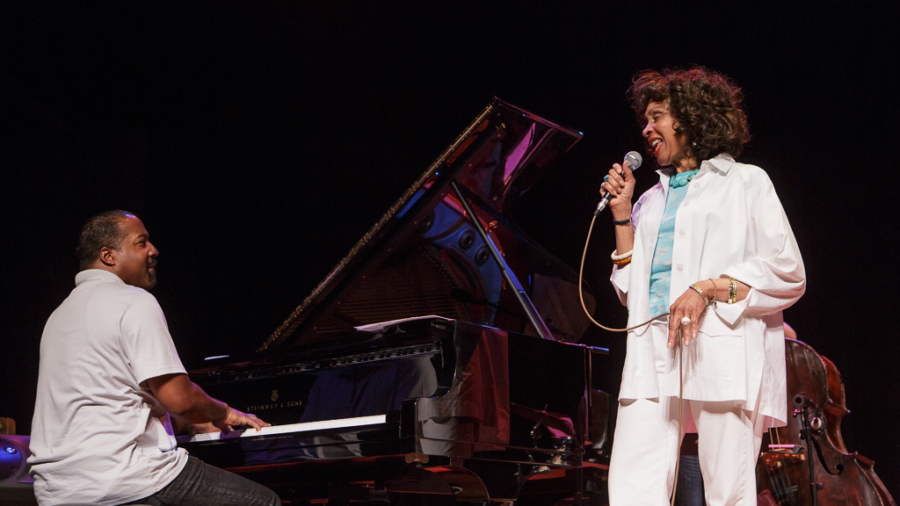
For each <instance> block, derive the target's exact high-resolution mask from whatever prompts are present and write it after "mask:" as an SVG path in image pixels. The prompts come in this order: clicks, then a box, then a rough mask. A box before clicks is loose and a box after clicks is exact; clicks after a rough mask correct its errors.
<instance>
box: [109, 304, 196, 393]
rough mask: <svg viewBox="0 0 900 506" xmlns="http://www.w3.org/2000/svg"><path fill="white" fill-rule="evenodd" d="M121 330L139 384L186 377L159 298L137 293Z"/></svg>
mask: <svg viewBox="0 0 900 506" xmlns="http://www.w3.org/2000/svg"><path fill="white" fill-rule="evenodd" d="M121 330H122V340H123V343H122V344H123V348H124V350H125V354H126V356H127V357H128V363H129V365H130V367H131V369H132V371H133V372H134V377H135V379H136V381H137V383H138V384H140V383H143V382H144V381H146V380H148V379H150V378H155V377H157V376H162V375H165V374H179V373H181V374H186V371H185V369H184V365H182V363H181V359H180V358H179V357H178V352H177V351H176V350H175V343H174V342H172V336H171V335H170V334H169V327H168V325H167V324H166V318H165V316H164V315H163V312H162V308H161V307H159V303H158V302H157V301H156V297H154V296H153V295H150V294H149V293H147V292H145V291H143V290H141V291H140V292H139V293H137V294H135V296H134V298H132V299H131V300H130V301H129V304H128V306H127V307H126V309H125V311H124V313H123V315H122V321H121Z"/></svg>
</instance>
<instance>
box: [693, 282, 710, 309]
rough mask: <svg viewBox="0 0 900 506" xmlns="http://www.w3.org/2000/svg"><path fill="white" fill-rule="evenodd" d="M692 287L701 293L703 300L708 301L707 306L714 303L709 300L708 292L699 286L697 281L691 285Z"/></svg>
mask: <svg viewBox="0 0 900 506" xmlns="http://www.w3.org/2000/svg"><path fill="white" fill-rule="evenodd" d="M691 288H693V289H694V291H695V292H697V293H699V294H700V296H701V297H703V301H704V302H706V305H707V306H708V305H710V304H712V302H710V301H709V297H707V296H706V294H705V293H703V290H701V289H700V287H699V286H697V284H696V283H694V284H693V285H691Z"/></svg>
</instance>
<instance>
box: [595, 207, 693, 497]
mask: <svg viewBox="0 0 900 506" xmlns="http://www.w3.org/2000/svg"><path fill="white" fill-rule="evenodd" d="M596 221H597V214H596V213H595V214H594V216H593V217H592V218H591V224H590V226H589V227H588V233H587V238H586V239H585V240H584V250H583V251H582V253H581V265H580V266H579V267H578V299H579V300H580V301H581V309H583V310H584V314H585V315H587V317H588V319H589V320H591V322H592V323H593V324H594V325H596V326H598V327H600V328H601V329H603V330H607V331H609V332H628V331H630V330H634V329H639V328H641V327H643V326H645V325H649V324H650V323H652V322H653V321H654V320H657V319H659V318H663V317H665V316H669V314H670V313H663V314H661V315H658V316H654V317H653V318H650V319H649V320H647V321H645V322H644V323H640V324H638V325H635V326H633V327H626V328H612V327H607V326H605V325H603V324H602V323H600V322H598V321H597V320H595V319H594V317H593V316H591V313H590V311H588V308H587V306H586V305H585V303H584V290H583V285H584V262H585V259H586V258H587V251H588V245H590V243H591V233H593V231H594V222H596ZM675 332H676V338H675V346H674V347H673V348H672V352H673V353H674V352H675V351H676V350H677V349H679V348H681V350H680V351H679V353H678V358H679V360H678V439H679V441H678V450H677V451H676V452H675V482H674V484H673V485H672V497H671V498H670V500H671V505H672V506H675V493H676V492H677V491H678V473H679V471H680V470H681V440H682V438H683V437H684V435H683V434H682V433H681V431H682V430H683V426H684V411H683V410H684V348H683V346H682V340H683V336H682V329H681V326H679V327H678V329H676V331H675Z"/></svg>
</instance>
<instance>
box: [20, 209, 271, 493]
mask: <svg viewBox="0 0 900 506" xmlns="http://www.w3.org/2000/svg"><path fill="white" fill-rule="evenodd" d="M76 252H77V254H78V258H79V261H80V268H81V272H79V273H78V275H77V276H76V277H75V285H76V286H75V289H74V290H72V293H71V294H70V295H69V297H68V298H67V299H66V300H65V301H64V302H63V303H62V304H61V305H60V306H59V308H57V309H56V311H54V312H53V314H52V315H51V316H50V319H49V320H48V321H47V325H46V326H45V328H44V333H43V336H42V337H41V362H40V371H39V377H38V388H37V402H36V405H35V411H34V420H33V424H32V434H31V451H32V453H33V455H32V457H31V458H30V459H29V464H30V465H31V466H32V467H31V474H32V476H33V477H34V480H35V482H34V490H35V495H36V497H37V500H38V503H39V504H41V505H45V504H55V505H59V504H76V503H77V504H85V503H89V504H92V505H94V504H96V505H103V506H106V505H117V504H131V503H140V504H147V505H175V504H186V505H187V504H189V505H218V506H227V505H235V506H238V505H241V506H243V505H261V506H262V505H280V504H281V501H280V500H279V498H278V496H277V495H276V494H275V493H274V492H272V491H271V490H269V489H267V488H265V487H263V486H261V485H259V484H257V483H254V482H252V481H250V480H247V479H245V478H241V477H239V476H236V475H234V474H231V473H229V472H227V471H223V470H221V469H218V468H216V467H213V466H209V465H207V464H204V463H203V462H201V461H200V460H198V459H196V458H194V457H188V455H187V452H186V451H185V450H183V449H180V448H178V447H177V446H176V445H175V438H174V437H173V435H172V432H173V431H172V420H173V419H174V421H175V422H176V424H186V423H193V424H202V423H209V422H211V424H212V425H214V426H215V427H217V428H219V429H221V430H229V429H230V428H231V427H236V426H241V425H247V426H252V427H255V428H260V427H262V426H265V425H268V424H267V423H265V422H263V421H262V420H260V419H259V418H257V417H255V416H254V415H250V414H246V413H242V412H240V411H237V410H235V409H232V408H230V407H228V405H226V404H225V403H223V402H221V401H218V400H216V399H213V398H211V397H209V396H208V395H207V394H206V393H205V392H204V391H203V390H202V389H201V388H200V387H198V386H197V385H195V384H194V383H193V382H191V381H190V380H189V379H188V377H187V374H186V372H185V369H184V366H183V365H182V364H181V360H180V359H179V357H178V353H177V352H176V350H175V346H174V344H173V342H172V338H171V336H170V335H169V331H168V327H167V325H166V321H165V317H164V316H163V313H162V309H161V308H160V307H159V304H158V303H157V301H156V298H154V297H153V296H152V295H150V294H149V293H148V292H147V290H149V289H151V288H153V287H154V286H155V285H156V258H157V256H158V255H159V251H158V250H157V249H156V248H155V247H154V246H153V244H151V243H150V238H149V234H148V233H147V230H146V229H145V228H144V225H143V223H142V222H141V220H139V219H138V218H137V217H136V216H134V215H133V214H130V213H127V212H125V211H108V212H105V213H102V214H99V215H97V216H95V217H93V218H91V219H90V220H89V221H88V222H87V224H85V226H84V228H83V229H82V231H81V235H80V238H79V241H78V247H77V250H76ZM167 413H168V415H170V416H167Z"/></svg>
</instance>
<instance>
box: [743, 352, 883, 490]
mask: <svg viewBox="0 0 900 506" xmlns="http://www.w3.org/2000/svg"><path fill="white" fill-rule="evenodd" d="M785 354H786V360H787V364H786V365H787V389H788V414H789V415H792V416H788V424H787V425H786V426H785V427H779V428H777V429H769V432H768V434H766V435H764V436H763V445H762V449H763V450H762V454H761V455H760V458H759V462H758V464H757V467H756V473H757V484H758V488H759V490H760V491H761V494H760V495H761V501H760V504H764V502H763V501H765V500H768V501H769V503H770V504H771V503H772V502H774V503H775V504H778V505H780V506H808V505H809V506H815V505H822V506H832V505H842V506H843V505H864V506H896V503H895V502H894V500H893V498H891V495H890V493H888V491H887V488H886V487H885V486H884V484H883V483H882V482H881V480H880V479H879V478H878V475H876V474H875V471H874V469H873V462H872V461H871V460H869V459H867V458H866V457H863V456H862V455H859V454H858V453H857V452H852V453H851V452H849V451H848V450H847V447H846V446H845V445H844V439H843V437H842V435H841V419H842V418H843V417H844V416H845V415H846V414H847V413H849V412H850V411H849V410H848V409H847V407H846V402H845V396H844V384H843V382H842V381H841V373H840V372H839V371H838V370H837V368H836V367H835V366H834V364H833V363H832V362H831V361H830V360H828V359H827V358H825V357H823V356H821V355H819V354H818V353H816V351H815V350H813V349H812V347H810V346H809V345H807V344H806V343H803V342H801V341H797V340H795V339H785Z"/></svg>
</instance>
